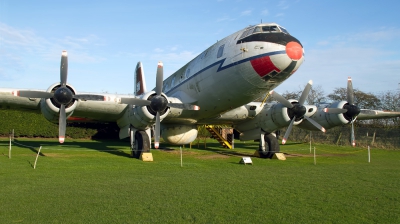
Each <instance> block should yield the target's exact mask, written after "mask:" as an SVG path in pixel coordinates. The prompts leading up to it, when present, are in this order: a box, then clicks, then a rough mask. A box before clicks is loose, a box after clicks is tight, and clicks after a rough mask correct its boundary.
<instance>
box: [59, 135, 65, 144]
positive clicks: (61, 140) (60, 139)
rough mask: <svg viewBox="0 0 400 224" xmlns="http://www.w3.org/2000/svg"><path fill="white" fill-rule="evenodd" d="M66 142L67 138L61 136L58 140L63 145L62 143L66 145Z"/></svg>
mask: <svg viewBox="0 0 400 224" xmlns="http://www.w3.org/2000/svg"><path fill="white" fill-rule="evenodd" d="M64 140H65V137H64V136H60V137H59V138H58V141H59V142H60V143H61V144H62V143H64Z"/></svg>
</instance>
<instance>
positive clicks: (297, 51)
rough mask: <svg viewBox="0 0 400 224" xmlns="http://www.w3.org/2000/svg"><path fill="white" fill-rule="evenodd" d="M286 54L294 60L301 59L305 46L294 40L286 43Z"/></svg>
mask: <svg viewBox="0 0 400 224" xmlns="http://www.w3.org/2000/svg"><path fill="white" fill-rule="evenodd" d="M286 54H287V55H288V57H289V58H290V59H292V60H296V61H297V60H300V59H301V57H303V47H302V46H301V45H300V44H299V43H297V42H294V41H291V42H289V43H287V44H286Z"/></svg>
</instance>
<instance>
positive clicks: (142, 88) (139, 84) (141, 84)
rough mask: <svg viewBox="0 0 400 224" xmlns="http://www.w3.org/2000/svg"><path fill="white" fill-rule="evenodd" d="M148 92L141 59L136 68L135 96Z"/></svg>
mask: <svg viewBox="0 0 400 224" xmlns="http://www.w3.org/2000/svg"><path fill="white" fill-rule="evenodd" d="M145 92H146V80H145V78H144V71H143V65H142V63H141V62H140V61H139V62H138V63H137V65H136V69H135V92H134V94H135V96H138V95H141V94H143V93H145Z"/></svg>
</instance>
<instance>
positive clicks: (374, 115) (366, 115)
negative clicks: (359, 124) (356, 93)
mask: <svg viewBox="0 0 400 224" xmlns="http://www.w3.org/2000/svg"><path fill="white" fill-rule="evenodd" d="M393 117H400V112H396V111H382V110H367V109H361V110H360V114H359V115H358V116H357V120H368V119H379V118H393Z"/></svg>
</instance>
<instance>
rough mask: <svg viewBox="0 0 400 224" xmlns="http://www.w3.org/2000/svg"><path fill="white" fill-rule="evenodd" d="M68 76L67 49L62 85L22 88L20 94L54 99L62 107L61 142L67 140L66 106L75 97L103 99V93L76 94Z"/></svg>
mask: <svg viewBox="0 0 400 224" xmlns="http://www.w3.org/2000/svg"><path fill="white" fill-rule="evenodd" d="M67 78H68V54H67V51H65V50H64V51H62V54H61V64H60V87H59V88H57V89H56V90H55V91H54V92H44V91H34V90H20V91H18V96H20V97H28V98H44V99H50V98H51V99H53V100H54V102H55V103H56V104H58V105H59V107H60V114H59V121H58V139H59V142H60V143H63V142H64V140H65V131H66V126H67V118H66V112H65V107H66V105H68V104H70V103H71V102H72V101H73V100H74V99H76V100H96V101H103V100H104V96H102V95H90V94H79V95H74V93H73V92H72V90H71V89H70V88H68V87H67Z"/></svg>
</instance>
